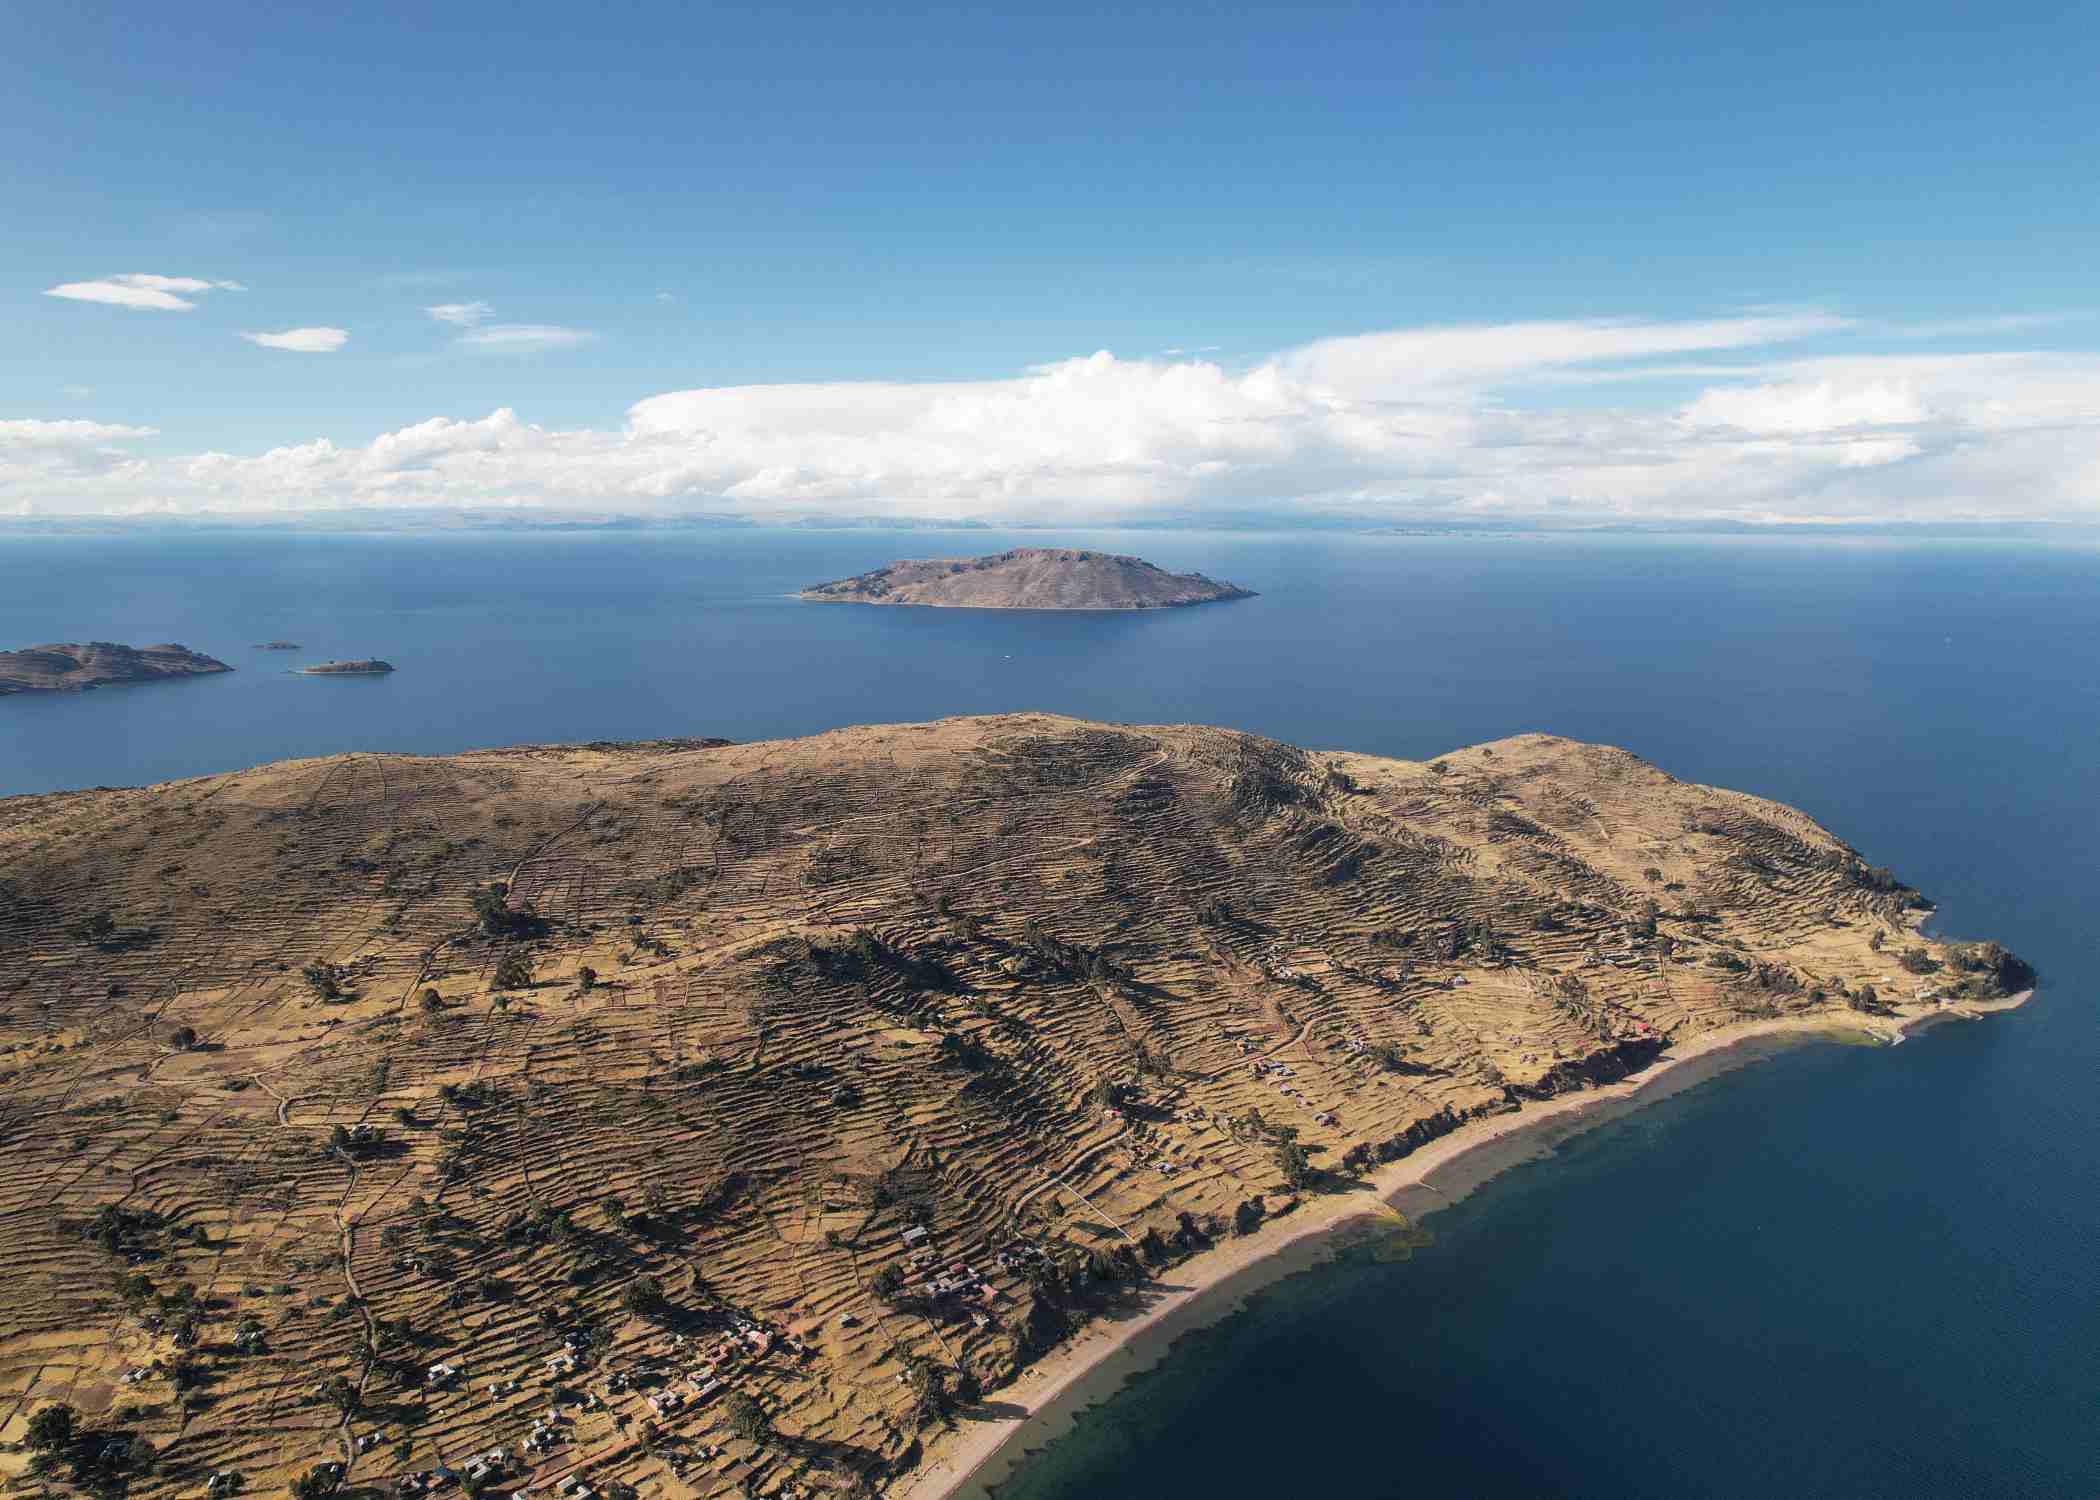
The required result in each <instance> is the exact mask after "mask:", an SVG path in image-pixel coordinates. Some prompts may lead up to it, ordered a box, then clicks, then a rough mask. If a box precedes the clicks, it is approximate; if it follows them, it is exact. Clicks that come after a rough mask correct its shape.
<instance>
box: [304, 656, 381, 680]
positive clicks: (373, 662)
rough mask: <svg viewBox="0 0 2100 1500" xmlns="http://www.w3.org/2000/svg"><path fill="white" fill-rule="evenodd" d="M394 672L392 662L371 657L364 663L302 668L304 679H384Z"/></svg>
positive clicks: (343, 662)
mask: <svg viewBox="0 0 2100 1500" xmlns="http://www.w3.org/2000/svg"><path fill="white" fill-rule="evenodd" d="M393 670H394V664H393V663H392V662H390V661H381V660H379V658H377V657H376V656H375V657H371V658H368V659H366V660H364V661H321V662H315V663H314V664H313V665H312V666H310V667H301V668H300V669H299V674H300V675H301V676H302V677H384V676H385V675H386V674H387V673H389V672H391V671H393Z"/></svg>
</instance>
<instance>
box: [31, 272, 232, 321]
mask: <svg viewBox="0 0 2100 1500" xmlns="http://www.w3.org/2000/svg"><path fill="white" fill-rule="evenodd" d="M246 290H247V288H246V287H244V286H242V285H241V284H240V283H239V282H238V281H203V280H200V279H199V278H197V277H195V276H151V275H147V274H145V273H143V272H136V271H134V272H129V273H127V274H125V275H122V276H104V277H102V278H100V279H98V280H95V281H65V282H60V283H59V284H58V285H57V286H54V287H46V288H45V289H44V295H45V296H46V297H63V298H65V299H66V300H68V301H71V302H106V303H108V304H110V305H111V306H112V307H131V308H139V309H143V310H149V311H154V312H187V311H189V310H190V309H192V308H194V307H196V305H197V304H196V303H194V302H192V301H190V300H189V299H190V297H193V296H195V295H196V294H197V293H199V292H214V291H216V292H245V291H246Z"/></svg>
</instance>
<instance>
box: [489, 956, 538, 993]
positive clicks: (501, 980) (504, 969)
mask: <svg viewBox="0 0 2100 1500" xmlns="http://www.w3.org/2000/svg"><path fill="white" fill-rule="evenodd" d="M494 983H495V987H496V988H497V989H499V990H522V989H524V988H525V987H526V986H527V985H529V984H531V983H532V965H531V964H530V963H529V962H527V960H526V958H525V955H524V954H522V953H506V954H504V955H503V958H502V961H501V962H499V963H498V964H497V965H496V977H495V981H494Z"/></svg>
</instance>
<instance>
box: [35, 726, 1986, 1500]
mask: <svg viewBox="0 0 2100 1500" xmlns="http://www.w3.org/2000/svg"><path fill="white" fill-rule="evenodd" d="M1920 904H1921V903H1920V901H1919V899H1918V898H1917V897H1916V896H1915V893H1913V892H1910V891H1908V890H1907V889H1906V888H1904V887H1903V886H1902V885H1901V884H1900V883H1898V882H1896V881H1895V880H1894V879H1893V878H1892V877H1890V876H1888V875H1887V874H1886V872H1882V871H1877V870H1873V869H1871V868H1869V867H1868V866H1867V865H1866V864H1865V863H1864V862H1863V861H1862V860H1861V859H1860V858H1859V857H1858V856H1857V855H1855V854H1854V853H1853V851H1851V850H1850V849H1848V848H1846V847H1845V846H1844V845H1842V844H1841V843H1839V842H1838V841H1837V840H1835V839H1833V838H1832V837H1831V836H1830V835H1828V834H1827V833H1825V832H1824V831H1822V830H1821V829H1819V828H1817V827H1816V826H1815V825H1814V824H1813V823H1811V822H1810V821H1809V820H1808V819H1806V818H1804V817H1802V816H1800V815H1799V814H1797V813H1794V812H1792V811H1790V810H1788V809H1786V808H1782V807H1779V806H1776V805H1774V804H1771V803H1767V802H1763V801H1760V800H1758V799H1755V798H1751V797H1745V796H1739V795H1736V794H1733V793H1728V792H1721V791H1715V790H1712V789H1709V788H1703V787H1696V786H1689V785H1685V784H1683V783H1680V782H1677V781H1675V780H1674V779H1672V778H1671V777H1669V776H1667V775H1665V774H1664V773H1662V772H1661V771H1659V770H1657V769H1655V768H1654V767H1652V766H1649V765H1647V764H1646V763H1644V762H1642V761H1640V760H1638V759H1636V758H1635V757H1633V756H1630V755H1627V754H1625V753H1623V752H1621V751H1616V750H1610V749H1605V748H1600V747H1595V746H1588V745H1580V744H1575V743H1572V742H1568V741H1564V740H1557V739H1553V738H1550V737H1546V736H1525V737H1522V738H1518V739H1513V740H1507V741H1502V742H1498V743H1496V744H1494V745H1488V746H1479V747H1475V748H1473V749H1469V750H1464V751H1458V752H1454V753H1453V754H1451V755H1449V756H1447V757H1445V758H1444V759H1442V760H1439V761H1437V762H1434V763H1431V764H1426V765H1425V764H1410V763H1401V762H1395V761H1385V760H1377V759H1373V758H1369V757H1364V756H1357V755H1350V754H1340V753H1324V752H1318V753H1316V752H1305V751H1300V750H1297V749H1293V748H1291V747H1289V746H1286V745H1281V744H1277V743H1274V742H1271V741H1266V740H1262V739H1258V738H1255V737H1252V736H1247V735H1241V734H1233V733H1228V732H1225V731H1220V730H1212V729H1203V728H1193V727H1171V728H1131V727H1110V726H1102V725H1092V724H1085V723H1081V722H1077V721H1073V720H1066V719H1058V718H1051V717H1045V716H1037V715H1015V716H1006V717H998V718H985V719H966V720H951V721H943V722H940V723H935V724H924V725H900V726H886V727H876V728H866V729H853V730H845V731H840V732H838V733H835V734H829V735H823V736H819V737H815V738H811V739H807V740H798V741H788V742H779V743H771V744H754V745H730V744H726V743H722V742H711V741H678V742H659V743H646V744H634V745H593V746H584V747H533V748H523V749H515V750H507V751H493V752H484V753H476V754H470V755H462V756H456V757H450V758H445V759H419V758H414V757H405V756H379V755H350V756H341V757H335V758H331V759H327V760H316V761H302V762H291V763H285V764H280V765H273V766H265V767H261V768H258V769H255V770H250V771H243V772H240V773H237V774H232V775H225V776H214V777H205V778H201V779H198V780H193V781H186V782H179V783H173V784H169V785H163V786H154V787H147V788H141V789H135V790H100V791H94V792H83V793H75V794H61V795H54V796H46V797H35V798H17V799H12V800H8V801H0V1132H4V1140H5V1151H6V1159H7V1162H8V1166H9V1170H8V1171H7V1172H6V1174H5V1175H4V1177H0V1256H4V1264H5V1265H6V1266H7V1268H8V1271H9V1275H10V1278H11V1281H12V1286H11V1289H10V1290H11V1294H10V1295H9V1296H8V1297H7V1298H6V1299H5V1300H4V1302H0V1422H4V1426H0V1438H4V1439H6V1440H7V1442H8V1445H9V1449H10V1451H9V1452H8V1453H7V1454H6V1455H5V1456H0V1472H4V1473H6V1474H9V1475H12V1476H16V1481H15V1482H16V1483H17V1485H18V1487H19V1486H22V1485H27V1486H28V1487H30V1488H32V1489H33V1488H36V1487H37V1486H38V1485H40V1484H41V1485H43V1486H79V1487H84V1488H90V1489H94V1490H97V1491H100V1492H116V1491H122V1490H126V1489H128V1490H130V1491H132V1492H135V1493H138V1494H141V1495H146V1494H161V1493H168V1494H200V1495H204V1494H209V1495H223V1494H230V1493H236V1492H241V1491H268V1492H270V1493H272V1494H275V1493H278V1492H280V1491H282V1490H283V1489H284V1488H285V1487H287V1486H290V1487H291V1488H292V1490H293V1492H294V1493H295V1494H297V1495H299V1496H300V1497H301V1500H316V1497H319V1496H321V1495H325V1494H328V1493H331V1492H334V1491H337V1490H367V1491H373V1492H377V1491H378V1490H379V1489H381V1488H384V1489H385V1490H387V1491H388V1492H390V1493H400V1494H407V1495H419V1494H424V1493H429V1492H435V1491H439V1490H443V1489H447V1488H455V1487H456V1488H458V1489H462V1490H465V1491H467V1492H468V1493H472V1494H479V1493H481V1492H483V1491H484V1490H492V1491H495V1492H497V1493H501V1494H504V1495H511V1494H515V1493H518V1492H538V1491H541V1490H545V1491H547V1492H548V1493H549V1494H560V1495H572V1496H580V1497H582V1500H591V1497H593V1496H594V1495H597V1494H600V1493H603V1494H608V1495H610V1496H612V1497H614V1500H630V1493H631V1492H632V1493H639V1494H647V1495H649V1496H652V1497H654V1496H670V1497H683V1496H688V1495H711V1494H733V1493H738V1492H740V1491H748V1492H751V1493H758V1494H783V1493H796V1492H800V1493H814V1492H817V1491H821V1490H831V1489H835V1490H849V1491H866V1490H874V1489H880V1488H882V1487H884V1486H885V1485H887V1484H888V1483H890V1482H891V1481H892V1480H893V1479H895V1478H896V1477H897V1476H899V1475H900V1474H902V1473H905V1472H907V1471H909V1470H910V1469H911V1468H912V1467H913V1466H914V1465H915V1464H916V1463H917V1462H919V1461H920V1460H921V1458H922V1456H923V1454H924V1452H925V1450H926V1446H927V1445H929V1444H937V1443H939V1442H940V1441H941V1439H942V1436H943V1434H944V1433H945V1432H946V1431H947V1430H948V1428H949V1426H950V1425H951V1424H952V1423H953V1421H955V1420H956V1419H957V1418H958V1417H960V1418H962V1419H965V1420H966V1419H967V1416H968V1413H969V1411H970V1410H971V1409H972V1408H975V1407H977V1406H979V1405H980V1403H982V1402H984V1401H985V1400H986V1399H987V1397H988V1396H989V1394H990V1393H991V1392H993V1391H995V1390H997V1389H998V1388H999V1387H1000V1386H1001V1385H1003V1384H1005V1383H1006V1382H1008V1381H1009V1380H1011V1379H1012V1377H1013V1376H1014V1374H1015V1373H1016V1372H1017V1371H1018V1370H1019V1369H1021V1368H1022V1367H1023V1366H1025V1365H1026V1364H1027V1363H1029V1362H1030V1361H1031V1360H1034V1359H1036V1358H1037V1357H1039V1356H1040V1355H1041V1354H1042V1353H1043V1352H1044V1351H1046V1350H1047V1349H1049V1348H1051V1347H1053V1346H1054V1345H1056V1344H1057V1343H1059V1342H1060V1341H1062V1340H1063V1339H1065V1338H1067V1337H1068V1336H1069V1335H1070V1334H1071V1333H1072V1332H1073V1331H1074V1330H1075V1329H1076V1328H1077V1327H1078V1326H1080V1325H1082V1324H1083V1323H1085V1322H1086V1321H1087V1320H1089V1319H1090V1318H1093V1317H1095V1316H1097V1315H1100V1314H1101V1313H1103V1312H1105V1311H1109V1310H1113V1309H1115V1308H1117V1307H1119V1306H1129V1305H1131V1304H1132V1303H1133V1302H1141V1301H1142V1300H1143V1299H1145V1298H1146V1297H1147V1296H1148V1295H1149V1292H1148V1287H1149V1286H1150V1284H1151V1283H1152V1281H1153V1280H1154V1279H1155V1278H1156V1277H1157V1275H1158V1273H1159V1272H1160V1271H1161V1270H1162V1269H1163V1268H1165V1267H1168V1266H1170V1265H1173V1264H1175V1263H1176V1262H1179V1261H1182V1260H1185V1259H1187V1258H1189V1257H1191V1256H1198V1255H1201V1254H1202V1253H1203V1252H1204V1251H1205V1250H1206V1249H1207V1248H1208V1247H1209V1246H1211V1245H1212V1244H1214V1243H1215V1242H1217V1241H1218V1240H1220V1239H1223V1238H1227V1237H1230V1236H1233V1235H1235V1234H1244V1233H1256V1234H1258V1233H1260V1232H1262V1225H1263V1224H1264V1223H1265V1222H1266V1221H1267V1220H1269V1219H1271V1218H1274V1217H1276V1216H1277V1215H1279V1214H1282V1213H1285V1212H1288V1211H1289V1210H1290V1208H1291V1207H1292V1206H1293V1204H1294V1203H1295V1202H1297V1201H1298V1200H1299V1199H1300V1198H1302V1197H1303V1196H1304V1195H1306V1194H1313V1193H1335V1192H1348V1191H1361V1190H1362V1189H1361V1187H1360V1182H1361V1179H1362V1178H1363V1176H1364V1175H1365V1174H1366V1173H1367V1172H1368V1171H1369V1170H1370V1169H1372V1168H1373V1167H1375V1166H1376V1165H1377V1164H1378V1163H1380V1162H1388V1161H1392V1160H1395V1159H1397V1158H1399V1157H1403V1156H1405V1155H1407V1154H1408V1153H1409V1152H1411V1151H1413V1150H1415V1149H1416V1148H1418V1147H1419V1146H1420V1145H1422V1144H1423V1143H1424V1142H1426V1141H1429V1140H1432V1139H1434V1138H1436V1137H1438V1136H1440V1135H1442V1134H1444V1133H1446V1132H1448V1131H1450V1130H1452V1129H1455V1128H1457V1127H1458V1126H1460V1125H1462V1124H1464V1123H1465V1122H1467V1121H1469V1120H1472V1119H1476V1118H1478V1117H1480V1116H1483V1115H1486V1114H1491V1113H1498V1112H1505V1111H1509V1110H1513V1109H1520V1108H1522V1107H1523V1106H1524V1104H1525V1103H1526V1102H1527V1101H1531V1100H1537V1099H1543V1098H1548V1097H1551V1096H1553V1095H1556V1094H1559V1093H1563V1092H1565V1091H1568V1090H1571V1089H1581V1088H1586V1087H1591V1086H1593V1085H1594V1084H1596V1083H1598V1082H1600V1081H1608V1080H1611V1079H1615V1078H1618V1077H1621V1076H1623V1075H1624V1074H1625V1073H1626V1072H1628V1071H1630V1070H1632V1069H1634V1068H1637V1067H1639V1066H1641V1065H1643V1064H1645V1063H1646V1062H1648V1061H1650V1060H1652V1059H1653V1058H1654V1057H1655V1056H1657V1055H1658V1054H1659V1053H1660V1052H1661V1051H1662V1050H1663V1049H1664V1048H1666V1047H1667V1046H1668V1045H1669V1044H1670V1043H1671V1042H1672V1041H1673V1040H1680V1039H1683V1038H1685V1037H1687V1036H1689V1035H1692V1034H1696V1033H1701V1032H1705V1031H1709V1030H1712V1029H1713V1028H1716V1027H1721V1026H1726V1025H1730V1024H1733V1023H1737V1022H1740V1021H1744V1020H1746V1019H1750V1018H1753V1017H1769V1016H1777V1015H1790V1014H1806V1013H1809V1012H1813V1011H1817V1010H1830V1011H1833V1012H1842V1011H1844V1010H1845V1009H1846V1008H1847V1007H1849V1008H1850V1009H1851V1010H1852V1011H1856V1012H1869V1013H1871V1012H1876V1011H1885V1010H1887V1009H1888V1008H1889V1007H1890V1006H1891V1005H1892V1004H1900V1005H1903V1006H1915V1005H1918V1004H1921V1003H1938V1001H1939V998H1940V996H1941V995H1943V994H1944V995H1979V996H1980V995H1983V994H1985V993H1993V992H1995V991H1996V990H1997V989H2002V988H2004V987H2005V986H2006V985H2009V984H2011V983H2013V982H2015V981H2016V980H2017V979H2018V978H2019V977H2020V969H2019V966H2018V964H2017V960H2013V959H2011V958H2010V957H2009V956H2007V955H2004V954H2003V953H2002V950H1997V949H1995V947H1994V946H1993V945H1977V946H1975V947H1973V948H1969V947H1957V946H1953V945H1947V944H1938V943H1935V944H1929V945H1928V944H1923V943H1921V942H1919V940H1918V939H1917V938H1916V937H1915V936H1914V935H1913V934H1912V931H1911V928H1910V925H1909V922H1908V920H1907V914H1908V913H1909V912H1911V911H1913V910H1914V909H1916V908H1917V907H1918V906H1919V905H1920ZM57 1407H63V1408H65V1409H66V1410H67V1411H68V1412H69V1413H70V1415H71V1417H72V1422H73V1426H72V1429H71V1430H70V1431H67V1432H60V1431H58V1430H57V1429H58V1428H59V1426H61V1425H63V1424H62V1421H61V1419H59V1418H54V1417H49V1416H45V1415H43V1414H45V1413H48V1412H50V1411H51V1410H52V1409H53V1408H57ZM38 1476H41V1477H38Z"/></svg>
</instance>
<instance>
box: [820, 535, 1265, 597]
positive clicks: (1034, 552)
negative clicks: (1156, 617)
mask: <svg viewBox="0 0 2100 1500" xmlns="http://www.w3.org/2000/svg"><path fill="white" fill-rule="evenodd" d="M802 597H803V598H805V599H810V600H815V601H817V602H819V603H825V604H925V605H934V606H939V607H943V608H947V609H1171V608H1175V607H1178V606H1181V605H1188V604H1208V603H1212V602H1214V601H1216V600H1220V599H1251V598H1252V597H1254V596H1253V592H1252V591H1251V590H1248V589H1243V588H1239V587H1237V586H1236V585H1234V584H1230V583H1217V582H1214V581H1213V580H1211V579H1209V578H1205V577H1204V576H1203V575H1202V574H1201V573H1168V572H1166V571H1164V570H1162V569H1160V568H1156V567H1154V566H1153V565H1152V564H1151V563H1148V562H1146V561H1145V560H1144V559H1143V558H1140V557H1118V556H1115V555H1113V554H1111V553H1107V552H1086V551H1080V550H1076V549H1073V548H1069V547H1016V548H1014V549H1013V550H1012V551H1010V552H1000V553H995V554H993V555H992V556H990V557H930V558H924V559H920V560H918V561H914V562H894V563H891V564H890V565H889V566H888V567H886V568H877V569H875V570H874V571H873V572H870V573H861V574H858V575H856V576H855V577H852V578H841V579H838V580H836V581H835V582H832V583H818V584H812V585H811V586H810V587H808V588H806V589H804V590H803V591H802Z"/></svg>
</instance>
